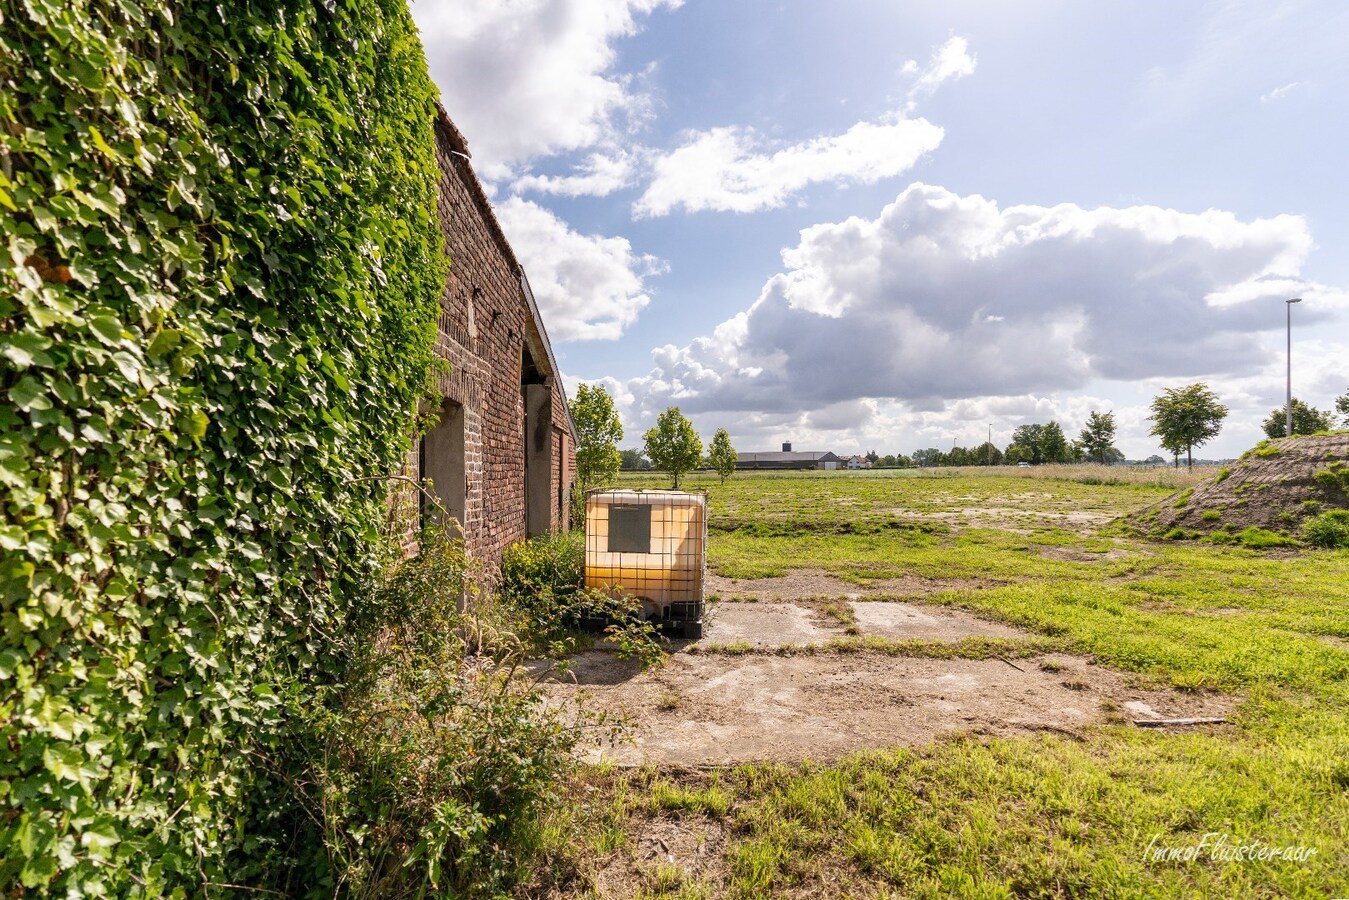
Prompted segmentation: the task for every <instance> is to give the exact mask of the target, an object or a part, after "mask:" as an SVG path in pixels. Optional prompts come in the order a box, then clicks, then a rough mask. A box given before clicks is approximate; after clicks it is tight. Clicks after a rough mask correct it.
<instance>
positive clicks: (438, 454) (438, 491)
mask: <svg viewBox="0 0 1349 900" xmlns="http://www.w3.org/2000/svg"><path fill="white" fill-rule="evenodd" d="M421 471H422V479H423V480H428V479H429V480H430V481H431V493H432V494H433V495H434V496H435V498H436V500H437V501H439V504H440V506H441V507H443V508H444V512H445V513H446V514H448V515H449V516H450V518H452V519H454V520H455V521H457V522H458V523H459V526H460V527H461V528H462V527H463V525H464V499H465V494H466V489H467V481H466V480H465V466H464V407H463V406H461V405H460V404H458V403H455V402H454V401H453V400H446V401H445V402H444V403H443V404H441V407H440V421H439V422H437V423H436V425H435V427H434V428H432V429H431V430H430V431H428V432H427V433H426V435H425V436H424V437H423V438H422V442H421ZM441 516H442V513H441V510H440V509H438V508H437V506H436V504H435V503H432V502H431V501H430V499H429V498H426V497H423V498H422V524H423V525H429V524H432V523H434V522H436V521H437V520H438V518H439V517H441Z"/></svg>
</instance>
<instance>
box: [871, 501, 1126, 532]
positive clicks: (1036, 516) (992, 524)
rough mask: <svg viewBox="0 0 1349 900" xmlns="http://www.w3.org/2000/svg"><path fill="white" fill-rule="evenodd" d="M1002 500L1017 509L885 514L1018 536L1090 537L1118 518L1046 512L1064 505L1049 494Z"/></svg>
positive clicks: (971, 508) (898, 510)
mask: <svg viewBox="0 0 1349 900" xmlns="http://www.w3.org/2000/svg"><path fill="white" fill-rule="evenodd" d="M957 499H961V498H957ZM969 499H974V498H969ZM1001 499H1003V500H1004V502H1006V503H1009V504H1013V505H1010V506H987V505H986V506H963V507H957V508H955V509H945V510H939V511H923V510H914V509H907V508H905V507H896V508H893V509H888V510H885V512H888V513H890V514H892V515H901V516H905V517H908V518H910V519H915V520H920V521H924V520H926V521H932V522H941V523H944V524H947V525H960V526H963V527H966V528H996V529H998V530H1000V531H1010V532H1014V533H1016V534H1031V533H1033V532H1034V531H1035V529H1037V528H1063V529H1066V530H1068V531H1074V532H1077V533H1079V534H1086V533H1089V532H1091V531H1093V530H1095V529H1096V528H1099V527H1100V526H1102V525H1105V524H1106V523H1108V522H1110V521H1111V520H1112V519H1113V518H1114V515H1113V514H1112V513H1108V512H1091V511H1088V510H1081V509H1046V508H1044V504H1045V503H1059V502H1061V501H1057V500H1054V499H1052V498H1051V497H1050V495H1048V494H1028V495H1024V496H1018V497H1008V498H1001ZM1037 504H1039V506H1037Z"/></svg>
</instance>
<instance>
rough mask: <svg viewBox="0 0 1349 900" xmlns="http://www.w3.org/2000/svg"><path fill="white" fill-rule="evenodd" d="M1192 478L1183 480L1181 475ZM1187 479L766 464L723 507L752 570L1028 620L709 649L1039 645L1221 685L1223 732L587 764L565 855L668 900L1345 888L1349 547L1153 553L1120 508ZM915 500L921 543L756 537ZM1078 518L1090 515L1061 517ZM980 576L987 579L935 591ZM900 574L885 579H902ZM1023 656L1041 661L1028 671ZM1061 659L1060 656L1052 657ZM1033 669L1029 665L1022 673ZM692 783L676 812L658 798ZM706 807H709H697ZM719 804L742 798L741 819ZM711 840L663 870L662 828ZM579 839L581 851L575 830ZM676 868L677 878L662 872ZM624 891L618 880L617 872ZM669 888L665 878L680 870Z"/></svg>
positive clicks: (731, 548)
mask: <svg viewBox="0 0 1349 900" xmlns="http://www.w3.org/2000/svg"><path fill="white" fill-rule="evenodd" d="M1181 474H1183V471H1182V473H1181ZM1174 487H1175V486H1174V485H1167V484H1154V485H1128V484H1119V485H1110V486H1091V487H1088V486H1084V485H1082V484H1080V483H1077V482H1073V481H1068V480H1061V479H1043V478H1041V479H1034V480H1024V479H1022V478H1020V477H1019V476H1018V475H1017V474H1014V473H1008V474H1007V475H1006V476H1001V477H999V476H995V475H991V474H985V473H979V474H966V475H963V476H959V477H954V478H942V477H908V476H901V475H897V474H896V475H891V474H886V475H884V476H877V475H874V474H862V473H856V474H853V473H849V474H846V475H837V476H836V475H833V474H832V473H829V474H824V473H821V474H820V475H802V476H767V475H752V476H746V477H744V478H737V479H735V480H733V481H732V482H729V483H728V484H727V486H726V489H724V490H720V491H718V492H717V493H716V494H715V495H714V496H713V498H712V522H713V523H714V524H715V523H716V522H717V521H719V520H720V519H721V518H722V517H727V516H729V517H734V518H735V519H736V520H737V521H739V522H740V523H742V525H744V526H745V527H738V528H736V529H734V530H731V531H718V532H717V533H716V534H715V536H714V538H713V540H712V541H711V543H710V545H709V552H710V563H711V565H712V567H713V568H714V569H715V570H717V571H718V572H720V573H721V574H728V575H730V574H733V575H736V576H737V577H749V576H751V575H759V574H764V575H769V574H771V575H781V574H785V573H787V572H789V571H792V570H797V569H810V570H817V571H825V572H829V573H830V574H833V575H836V576H838V577H840V578H844V579H846V580H848V581H852V582H856V583H859V584H874V583H875V582H877V581H879V580H881V579H886V578H909V579H912V578H930V579H932V580H933V585H934V587H933V590H932V592H928V593H925V594H923V595H922V596H921V597H913V596H910V597H907V598H906V599H908V600H911V601H914V602H926V603H933V604H941V605H950V606H956V607H960V608H963V609H967V610H971V611H974V612H977V613H978V614H980V615H981V616H984V617H987V618H990V619H994V620H998V621H1001V622H1004V623H1007V624H1010V625H1013V626H1017V627H1020V628H1023V629H1026V630H1028V631H1030V632H1031V633H1032V635H1033V637H1031V638H1029V639H1024V638H1023V639H1019V640H1007V641H991V640H985V641H965V642H949V643H944V642H938V641H922V642H914V643H909V642H904V641H897V640H893V639H891V640H876V639H869V638H867V637H866V636H863V637H861V638H840V639H837V640H836V641H835V642H834V646H832V647H831V646H818V647H814V646H811V647H805V646H798V647H793V648H790V651H788V649H787V648H766V649H760V650H757V651H756V649H755V648H754V647H752V646H751V645H750V644H749V643H747V642H746V643H744V644H743V645H723V646H722V647H720V648H715V649H717V650H718V651H719V652H721V653H724V654H728V655H735V654H740V655H750V654H753V653H756V652H792V653H804V652H816V653H824V652H835V653H836V652H851V653H896V654H902V655H907V654H914V655H917V656H930V655H938V654H946V655H948V656H966V655H969V656H976V657H980V658H985V657H1001V658H1009V659H1013V660H1016V659H1017V658H1018V657H1023V656H1028V657H1031V658H1033V657H1034V656H1036V655H1037V654H1039V653H1042V652H1046V651H1048V650H1051V649H1052V650H1055V651H1058V652H1070V653H1076V654H1082V655H1087V656H1089V657H1090V658H1091V659H1093V660H1094V661H1095V662H1096V663H1097V664H1098V665H1101V666H1108V667H1110V668H1113V669H1116V670H1120V671H1123V672H1126V673H1129V675H1128V677H1129V678H1130V679H1132V680H1136V681H1137V683H1139V684H1140V685H1146V686H1154V687H1155V686H1159V685H1170V686H1172V687H1174V688H1177V689H1181V690H1185V691H1214V690H1220V691H1226V692H1231V693H1232V694H1234V695H1235V696H1236V697H1237V699H1238V705H1237V708H1236V710H1235V713H1234V715H1233V716H1232V720H1231V724H1229V725H1225V726H1221V727H1218V728H1214V729H1211V730H1210V729H1205V730H1202V731H1197V732H1190V733H1185V732H1182V731H1176V732H1172V733H1167V732H1165V731H1160V730H1157V731H1154V730H1143V729H1137V728H1135V727H1133V726H1132V725H1130V724H1127V722H1125V721H1124V720H1125V719H1126V718H1127V714H1126V715H1125V716H1121V715H1120V712H1119V710H1118V709H1117V708H1116V709H1113V710H1112V711H1106V710H1105V708H1104V707H1103V708H1102V711H1103V713H1107V712H1108V714H1106V715H1104V716H1103V721H1105V722H1106V723H1115V724H1103V725H1101V726H1099V727H1095V728H1089V729H1086V730H1085V732H1084V733H1083V734H1081V735H1074V736H1064V735H1057V734H1052V733H1046V734H1037V735H1031V736H1026V737H1020V738H1001V739H993V738H989V737H987V736H985V735H979V734H961V733H956V734H953V735H952V736H951V737H950V738H949V739H947V740H942V741H938V742H937V743H935V744H932V745H930V746H927V747H920V748H914V749H905V748H889V749H885V750H880V751H875V752H867V753H862V754H858V755H856V756H852V757H848V758H845V759H841V760H835V761H824V762H808V763H801V764H778V763H762V764H752V765H744V766H738V767H734V768H714V769H712V770H710V771H697V772H694V771H690V772H679V773H673V774H672V773H669V772H658V771H655V770H651V769H645V770H638V771H616V770H610V769H604V768H599V769H592V770H589V771H583V772H582V773H580V774H578V775H577V776H576V778H577V783H576V784H575V785H574V786H573V787H572V789H571V793H572V795H573V796H577V797H584V798H589V799H588V800H587V801H586V802H583V803H581V804H578V805H576V806H573V807H570V808H567V809H558V810H554V811H553V813H552V814H551V815H550V816H549V824H548V825H547V827H546V831H547V833H549V834H552V835H554V836H555V842H554V843H552V844H550V846H551V847H552V849H551V851H549V852H551V853H552V854H553V855H554V857H555V858H556V859H557V860H558V865H557V866H556V870H557V871H565V872H570V873H572V875H571V879H572V880H571V881H570V882H569V884H570V886H571V888H570V889H571V892H572V893H574V894H576V895H585V892H586V890H587V887H586V886H587V885H588V884H590V883H592V880H593V879H595V878H596V877H597V872H598V870H599V868H600V867H601V866H603V867H604V871H605V873H606V874H605V877H606V878H609V879H612V877H613V873H614V872H615V870H616V869H619V868H621V866H622V865H623V862H624V861H625V860H631V861H632V862H631V863H630V865H629V871H630V873H631V878H632V882H631V883H632V885H633V889H632V893H634V894H635V893H638V892H639V891H641V892H644V893H643V895H644V896H651V897H659V896H666V897H712V896H730V897H756V898H757V897H763V898H767V897H776V896H793V895H800V896H809V895H827V894H831V893H837V892H838V891H839V886H840V885H846V886H847V890H848V891H851V892H852V893H853V894H855V895H858V896H905V897H934V898H935V897H949V896H1079V895H1081V896H1181V895H1186V896H1188V895H1197V896H1320V895H1325V896H1336V895H1338V894H1339V893H1343V890H1344V886H1345V882H1344V875H1343V873H1344V872H1345V871H1346V870H1349V855H1347V854H1349V851H1347V850H1346V848H1349V793H1346V789H1349V768H1347V767H1346V766H1345V764H1344V760H1345V759H1347V758H1349V654H1346V652H1345V649H1344V648H1345V647H1346V646H1349V552H1346V551H1343V550H1340V551H1329V552H1320V551H1318V552H1312V551H1302V552H1297V551H1290V550H1282V551H1280V552H1278V553H1268V552H1264V551H1255V550H1252V549H1250V548H1248V547H1246V546H1243V545H1242V544H1241V543H1239V542H1236V541H1235V540H1234V543H1232V544H1230V545H1226V546H1222V545H1215V544H1212V543H1207V542H1177V543H1158V542H1154V541H1149V540H1142V539H1138V538H1134V537H1131V536H1129V535H1128V534H1125V533H1122V532H1121V531H1119V530H1117V529H1115V528H1114V527H1112V526H1110V525H1108V524H1106V523H1108V522H1109V521H1110V520H1111V519H1113V518H1114V517H1116V516H1118V515H1120V514H1121V513H1124V512H1127V511H1130V510H1133V509H1136V508H1138V507H1140V506H1143V505H1145V504H1147V503H1149V502H1153V501H1156V500H1160V499H1162V498H1163V497H1165V496H1166V495H1168V494H1169V493H1170V492H1171V491H1172V490H1174ZM896 509H902V510H903V511H904V513H903V514H904V515H905V516H906V517H910V518H915V519H916V518H920V517H923V518H929V519H930V520H932V521H940V522H941V523H943V524H944V525H946V526H948V528H947V530H946V531H944V532H934V533H930V534H927V535H925V536H924V540H922V541H915V540H912V539H910V536H909V535H908V534H906V533H899V534H893V533H888V532H881V533H872V532H860V533H859V532H857V531H855V530H850V529H847V528H843V527H831V528H829V529H828V530H825V531H822V532H821V533H819V534H810V533H808V532H805V531H801V532H797V533H791V534H788V533H781V532H779V531H778V530H776V529H774V528H769V529H768V530H767V533H765V534H763V535H760V534H758V533H756V530H755V529H754V528H751V527H748V526H749V525H751V524H753V523H754V522H759V523H764V524H767V525H770V526H771V525H773V524H774V523H775V522H776V521H777V520H778V518H779V517H783V518H788V519H796V518H804V517H806V516H807V515H810V516H814V517H815V518H816V519H817V520H819V521H823V522H826V523H835V522H844V521H847V520H849V519H859V518H863V517H868V516H875V515H878V514H880V512H881V511H888V510H896ZM1071 511H1078V512H1086V513H1091V514H1096V515H1097V516H1098V518H1096V519H1085V520H1084V519H1080V518H1079V519H1078V520H1075V521H1074V520H1069V519H1067V514H1068V513H1069V512H1071ZM957 579H969V580H971V581H975V582H977V583H978V586H971V587H951V588H948V589H941V588H940V585H941V584H942V583H943V582H947V583H949V582H951V581H954V580H957ZM887 590H888V588H887ZM1022 665H1023V666H1026V667H1027V668H1029V665H1034V663H1030V664H1029V665H1027V664H1024V663H1023V664H1022ZM1040 668H1042V669H1043V670H1045V671H1048V672H1055V671H1059V670H1061V667H1060V666H1059V665H1058V664H1056V663H1054V662H1053V661H1052V660H1044V661H1042V662H1041V665H1040ZM1013 674H1015V673H1013ZM675 793H678V795H679V796H680V797H682V798H687V801H686V802H684V803H683V804H677V803H676V804H667V803H665V802H664V798H668V797H670V796H672V795H673V794H675ZM701 798H707V802H702V799H701ZM723 810H724V811H723ZM655 828H659V829H660V830H659V831H655V832H654V833H657V834H662V835H667V836H668V835H670V834H672V833H675V834H683V835H686V836H690V835H691V836H699V835H702V836H703V837H702V838H701V840H703V841H704V844H703V847H704V849H703V850H701V851H699V852H698V853H691V852H685V853H683V854H682V855H679V854H677V853H675V848H676V845H677V842H676V841H675V840H670V841H669V846H670V847H671V852H672V854H674V859H673V860H671V861H666V862H665V863H664V866H665V867H664V868H662V869H661V870H660V872H659V873H657V871H656V870H655V869H654V868H652V867H648V866H645V865H644V863H643V860H644V859H645V858H646V857H645V856H644V855H643V854H644V853H645V852H646V849H647V848H648V847H649V846H650V843H649V840H648V839H647V838H646V837H645V836H646V835H649V834H651V833H653V831H652V829H655ZM1210 832H1214V833H1216V834H1217V835H1222V834H1226V835H1227V836H1228V841H1229V844H1236V843H1245V844H1249V843H1251V842H1252V841H1261V842H1263V843H1265V844H1267V845H1271V846H1278V847H1309V848H1315V851H1316V852H1315V853H1314V854H1312V855H1309V856H1308V857H1306V858H1305V859H1304V860H1302V861H1270V862H1265V863H1251V862H1235V861H1223V860H1221V859H1214V858H1211V857H1209V856H1208V855H1206V854H1205V855H1201V856H1200V857H1199V858H1198V859H1196V860H1195V861H1193V862H1179V863H1177V862H1169V863H1162V862H1156V861H1151V860H1149V859H1148V858H1147V857H1146V852H1147V849H1148V847H1149V844H1150V843H1153V842H1155V844H1158V845H1165V846H1179V847H1186V846H1191V845H1193V844H1195V843H1197V842H1199V841H1201V840H1202V839H1203V836H1204V835H1205V834H1207V833H1210ZM564 835H565V842H564V841H563V840H562V836H564ZM658 875H659V878H658V877H657V876H658ZM610 883H612V882H610ZM662 885H663V886H662Z"/></svg>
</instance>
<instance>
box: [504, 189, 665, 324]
mask: <svg viewBox="0 0 1349 900" xmlns="http://www.w3.org/2000/svg"><path fill="white" fill-rule="evenodd" d="M496 214H497V218H498V219H500V221H501V226H502V228H503V229H504V230H505V232H506V234H507V235H508V236H509V237H510V241H511V246H512V247H514V248H515V253H516V256H518V257H519V258H520V262H521V263H522V264H523V265H524V267H525V271H526V272H527V273H528V275H529V283H530V287H531V288H533V290H534V296H535V299H537V300H538V303H539V308H540V310H541V311H542V313H543V318H544V321H545V322H546V323H547V325H548V335H549V337H550V338H552V339H553V340H554V341H573V340H614V339H616V338H618V337H619V336H620V335H621V334H622V333H623V331H624V329H626V328H627V327H628V326H629V325H631V324H632V323H633V322H634V321H636V319H637V315H638V313H640V312H641V310H642V309H643V307H645V306H646V305H647V304H648V303H649V302H650V296H649V294H648V290H647V287H646V279H647V278H649V277H650V276H653V275H659V274H661V273H662V272H664V271H665V264H664V263H663V262H662V261H661V260H659V259H657V258H656V257H654V256H649V255H644V254H638V253H634V252H633V249H632V245H631V244H630V243H629V242H628V240H627V239H626V238H622V237H605V236H602V235H586V234H580V233H579V232H576V231H573V230H572V229H571V227H570V226H568V225H567V223H566V222H564V221H562V220H561V219H559V218H558V217H557V216H556V215H554V214H553V213H552V212H551V211H549V210H547V209H544V208H543V207H542V206H539V205H538V204H536V203H532V202H530V201H528V200H523V199H521V198H519V197H511V198H509V199H508V200H506V201H505V202H504V203H501V204H499V205H498V206H497V207H496Z"/></svg>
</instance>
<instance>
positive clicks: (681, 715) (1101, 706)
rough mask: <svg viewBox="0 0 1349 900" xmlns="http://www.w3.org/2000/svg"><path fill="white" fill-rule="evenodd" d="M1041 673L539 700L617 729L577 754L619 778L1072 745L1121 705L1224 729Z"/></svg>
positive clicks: (808, 674) (859, 664) (700, 667)
mask: <svg viewBox="0 0 1349 900" xmlns="http://www.w3.org/2000/svg"><path fill="white" fill-rule="evenodd" d="M582 656H608V654H597V653H591V654H582ZM611 658H612V657H611ZM1045 659H1046V660H1048V661H1050V662H1051V665H1050V668H1051V669H1053V671H1046V670H1045V669H1042V668H1040V667H1039V665H1037V664H1036V663H1035V662H1034V661H1028V660H1022V661H1019V662H1018V664H1017V667H1015V668H1014V667H1013V666H1012V665H1009V664H1008V663H1006V662H1004V661H1002V660H934V659H913V658H906V657H889V656H884V655H880V654H869V653H852V654H834V653H818V654H812V655H802V656H771V655H761V654H751V655H746V656H735V657H732V656H724V655H715V654H689V653H677V654H675V655H673V656H671V657H670V658H669V659H668V660H667V661H666V662H665V664H664V665H663V666H661V667H659V668H657V669H654V670H651V671H648V672H645V673H642V674H640V675H637V676H635V677H631V678H629V679H627V680H626V681H624V682H623V683H621V684H617V683H615V684H611V683H606V682H605V681H604V680H600V681H598V682H593V683H591V684H589V685H576V684H570V683H555V684H552V685H549V686H548V688H547V690H548V693H549V695H550V696H551V697H552V698H553V699H554V700H556V701H565V700H577V701H579V702H580V703H581V704H582V705H583V706H584V707H585V708H587V709H589V710H592V711H605V712H608V713H610V714H614V715H617V716H619V717H624V718H627V719H628V720H629V721H630V722H631V723H632V729H631V732H630V734H629V737H628V740H627V741H625V742H623V743H620V744H619V745H618V746H616V747H606V746H601V745H599V744H596V745H594V746H590V747H587V748H585V754H586V756H587V757H588V758H590V759H591V760H592V761H598V760H600V759H603V758H609V759H612V760H614V761H615V762H618V763H620V764H627V765H635V764H640V763H643V762H652V763H657V764H665V765H726V764H735V763H740V762H746V761H751V760H779V761H799V760H802V759H806V758H810V759H812V760H832V759H837V758H839V757H841V756H843V755H846V754H848V753H852V752H854V751H857V750H861V749H865V748H876V747H887V746H893V745H905V746H921V745H925V744H927V743H929V742H931V741H932V740H933V739H934V738H937V737H939V736H940V735H943V734H947V733H950V732H956V731H967V732H973V733H976V734H982V735H1012V734H1018V733H1027V732H1034V731H1044V730H1049V731H1056V732H1067V733H1077V732H1078V731H1080V730H1081V729H1082V728H1084V727H1086V726H1089V725H1092V724H1097V723H1101V722H1104V721H1106V712H1105V710H1107V709H1121V708H1125V706H1124V705H1125V704H1126V703H1142V704H1145V705H1146V706H1147V707H1148V708H1149V709H1150V710H1151V711H1152V712H1151V713H1147V714H1146V715H1147V717H1152V714H1153V713H1155V714H1156V715H1157V716H1158V717H1163V718H1180V717H1194V716H1222V715H1225V714H1226V713H1227V712H1228V711H1229V710H1230V709H1231V708H1232V703H1233V701H1232V698H1229V697H1219V696H1214V695H1191V694H1181V693H1178V692H1175V691H1170V690H1151V689H1144V688H1141V687H1137V686H1131V685H1130V684H1129V682H1128V680H1127V679H1126V678H1125V677H1124V676H1122V675H1120V674H1119V673H1116V672H1112V671H1110V670H1107V669H1103V668H1101V667H1099V666H1093V665H1090V664H1088V662H1087V661H1085V660H1083V659H1081V658H1079V657H1073V656H1066V655H1057V654H1056V655H1053V656H1049V657H1045ZM616 662H620V661H616ZM588 665H589V666H590V667H591V668H595V667H602V666H603V662H602V661H598V660H596V661H592V662H590V663H588ZM623 665H626V664H623ZM1139 717H1140V718H1141V717H1143V716H1139Z"/></svg>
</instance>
